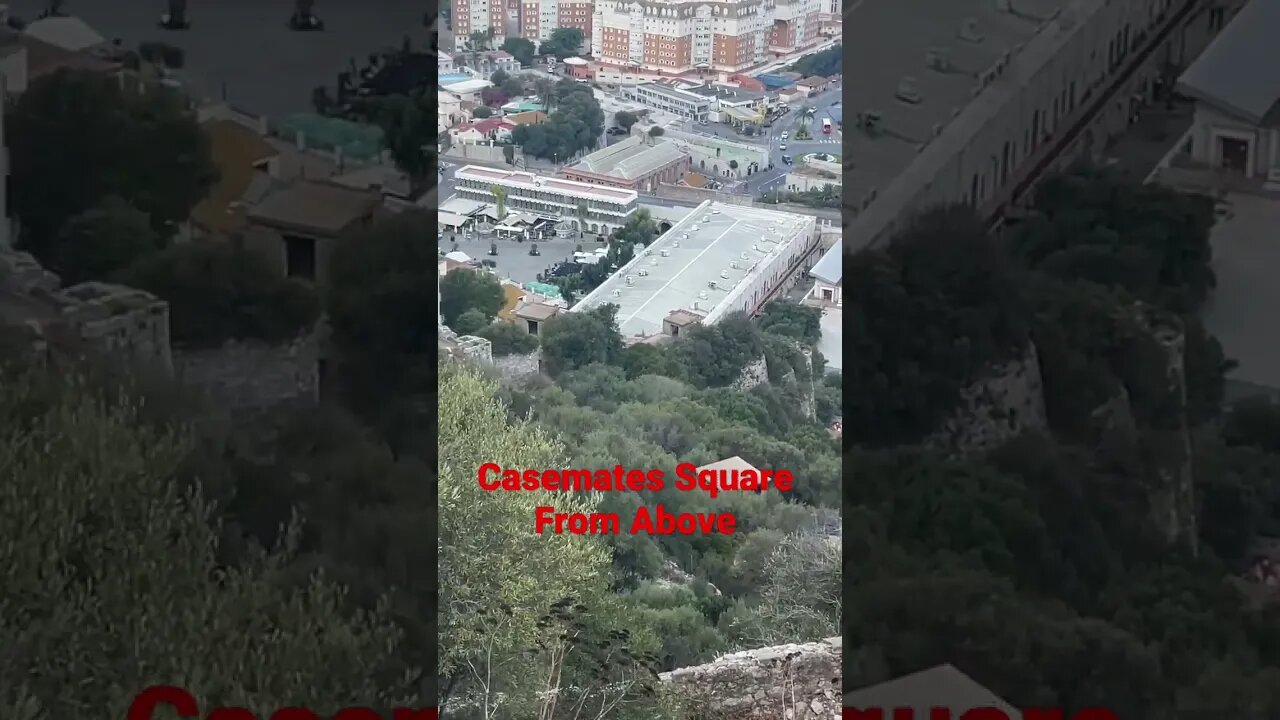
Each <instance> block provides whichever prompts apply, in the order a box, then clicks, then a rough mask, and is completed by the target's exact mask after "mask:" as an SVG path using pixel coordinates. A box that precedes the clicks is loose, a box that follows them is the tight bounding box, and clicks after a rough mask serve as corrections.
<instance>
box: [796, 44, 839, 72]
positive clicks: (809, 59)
mask: <svg viewBox="0 0 1280 720" xmlns="http://www.w3.org/2000/svg"><path fill="white" fill-rule="evenodd" d="M843 57H844V46H843V45H835V46H833V47H829V48H827V49H826V50H822V51H820V52H816V53H814V54H812V55H805V56H804V57H802V58H800V59H799V60H797V61H796V62H795V64H793V65H792V66H791V71H792V72H798V73H800V74H801V75H804V76H805V77H810V76H813V75H818V76H821V77H827V76H830V75H835V74H837V73H839V72H841V67H840V64H841V62H843Z"/></svg>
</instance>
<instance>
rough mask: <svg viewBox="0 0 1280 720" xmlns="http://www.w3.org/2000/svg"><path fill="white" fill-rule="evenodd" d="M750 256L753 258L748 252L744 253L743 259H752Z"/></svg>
mask: <svg viewBox="0 0 1280 720" xmlns="http://www.w3.org/2000/svg"><path fill="white" fill-rule="evenodd" d="M750 258H751V256H750V255H748V254H746V253H742V259H743V260H748V259H750Z"/></svg>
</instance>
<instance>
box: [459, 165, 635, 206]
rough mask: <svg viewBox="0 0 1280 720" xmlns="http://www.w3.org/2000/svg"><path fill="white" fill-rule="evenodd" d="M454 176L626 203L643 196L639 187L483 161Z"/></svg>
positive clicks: (461, 169)
mask: <svg viewBox="0 0 1280 720" xmlns="http://www.w3.org/2000/svg"><path fill="white" fill-rule="evenodd" d="M454 177H455V178H457V179H459V180H479V181H481V182H491V183H494V184H501V185H509V186H513V187H523V188H528V189H530V190H550V191H553V192H561V193H564V194H566V195H573V196H577V197H583V198H589V199H595V200H604V201H607V202H615V203H621V204H624V205H625V204H626V203H629V202H634V201H635V200H636V199H637V198H639V197H640V195H639V194H638V193H637V192H636V191H635V190H623V189H621V188H607V187H600V186H599V185H590V184H588V183H580V182H574V181H573V180H565V179H563V178H554V177H546V176H543V175H535V174H534V173H530V172H521V171H516V170H499V169H498V168H490V167H484V166H481V165H466V166H464V167H460V168H458V171H457V172H456V173H454Z"/></svg>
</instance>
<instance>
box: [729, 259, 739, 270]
mask: <svg viewBox="0 0 1280 720" xmlns="http://www.w3.org/2000/svg"><path fill="white" fill-rule="evenodd" d="M729 267H731V268H733V269H734V270H737V269H738V261H737V260H730V261H729Z"/></svg>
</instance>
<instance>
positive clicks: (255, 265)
mask: <svg viewBox="0 0 1280 720" xmlns="http://www.w3.org/2000/svg"><path fill="white" fill-rule="evenodd" d="M118 279H119V280H120V281H121V282H122V283H124V284H126V285H129V286H131V287H136V288H139V289H141V290H146V291H148V292H151V293H153V294H155V295H157V296H158V297H160V298H161V299H162V300H165V301H166V302H168V303H169V335H170V337H171V339H172V341H173V343H174V344H175V345H178V346H184V347H190V348H207V347H216V346H219V345H221V344H223V343H224V342H226V341H228V340H261V341H265V342H271V343H278V342H285V341H288V340H292V339H293V338H295V337H297V336H299V335H300V334H303V333H306V332H310V330H311V329H312V327H313V326H314V325H315V322H316V320H317V319H318V317H319V315H320V301H319V299H318V298H317V296H316V293H315V290H314V289H312V287H311V286H310V285H308V284H307V283H304V282H300V281H297V280H293V279H288V278H281V277H280V276H279V275H277V274H276V273H274V272H273V271H272V270H271V268H270V266H268V265H267V263H266V262H265V261H264V260H263V259H262V258H261V257H260V256H258V255H256V254H254V253H251V252H249V251H248V250H245V249H244V248H242V247H240V246H238V245H235V244H232V243H227V242H222V241H216V242H215V241H211V242H196V243H189V244H183V245H175V246H173V247H171V248H169V249H167V250H165V251H163V252H159V253H155V254H152V255H149V256H147V257H144V258H142V259H140V260H139V261H137V262H136V263H134V264H133V265H130V266H129V267H128V268H126V269H125V270H123V271H122V272H121V273H120V276H119V278H118Z"/></svg>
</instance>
